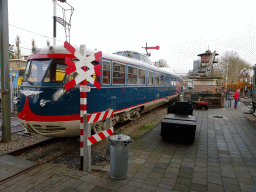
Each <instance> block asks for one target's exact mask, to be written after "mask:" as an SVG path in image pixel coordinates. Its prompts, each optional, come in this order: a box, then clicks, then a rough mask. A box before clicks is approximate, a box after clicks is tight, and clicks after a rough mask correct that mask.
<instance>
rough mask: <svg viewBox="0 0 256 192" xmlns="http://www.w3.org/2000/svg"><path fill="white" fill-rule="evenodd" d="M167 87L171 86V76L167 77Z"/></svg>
mask: <svg viewBox="0 0 256 192" xmlns="http://www.w3.org/2000/svg"><path fill="white" fill-rule="evenodd" d="M166 85H170V78H169V76H167V82H166Z"/></svg>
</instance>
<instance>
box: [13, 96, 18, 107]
mask: <svg viewBox="0 0 256 192" xmlns="http://www.w3.org/2000/svg"><path fill="white" fill-rule="evenodd" d="M13 103H14V105H19V104H20V98H19V97H14V98H13Z"/></svg>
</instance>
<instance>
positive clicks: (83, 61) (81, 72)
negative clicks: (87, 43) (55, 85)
mask: <svg viewBox="0 0 256 192" xmlns="http://www.w3.org/2000/svg"><path fill="white" fill-rule="evenodd" d="M64 47H65V48H66V49H67V50H68V51H69V52H70V53H71V54H72V55H74V56H75V57H76V58H77V59H79V61H78V62H76V63H74V62H73V61H72V60H71V59H69V58H66V59H65V63H66V64H67V65H68V67H67V68H66V73H67V75H69V74H70V73H73V72H75V71H76V72H77V73H78V75H77V77H76V78H75V79H73V80H71V81H69V82H67V83H66V84H65V89H66V90H67V91H68V90H69V89H71V88H72V87H74V86H75V85H77V84H79V83H81V82H82V81H84V80H87V81H89V82H90V83H91V84H93V85H94V86H95V87H97V88H98V89H100V88H101V84H100V83H99V82H97V81H96V80H95V79H93V78H92V75H93V74H96V75H97V76H101V72H100V69H101V65H100V64H98V65H96V66H94V65H93V64H91V62H92V61H100V58H101V56H102V53H101V51H99V52H97V53H95V54H92V55H90V56H88V57H86V56H83V55H82V54H81V53H79V52H78V51H77V50H76V49H75V48H74V47H73V46H72V45H70V44H69V43H68V42H67V41H66V42H65V43H64Z"/></svg>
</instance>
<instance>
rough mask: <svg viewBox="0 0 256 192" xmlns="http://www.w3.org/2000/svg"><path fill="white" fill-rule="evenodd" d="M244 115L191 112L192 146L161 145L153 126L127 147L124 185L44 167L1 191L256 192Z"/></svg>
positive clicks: (254, 150) (253, 145)
mask: <svg viewBox="0 0 256 192" xmlns="http://www.w3.org/2000/svg"><path fill="white" fill-rule="evenodd" d="M244 110H245V107H244V106H243V105H240V107H239V108H238V109H234V108H233V103H232V108H227V107H226V108H223V109H209V110H195V111H194V114H195V115H196V118H197V129H196V139H195V143H194V144H191V145H186V144H182V143H170V142H164V141H163V140H162V139H161V136H160V124H159V125H157V126H156V127H155V128H153V129H152V130H150V131H149V132H147V133H146V134H145V135H144V136H143V137H142V138H141V139H140V140H137V141H134V142H132V143H131V144H130V158H129V160H130V164H129V174H128V177H127V178H126V179H123V180H113V179H111V178H110V177H109V176H108V174H105V175H104V176H103V177H97V176H94V175H90V174H86V173H83V172H79V171H75V170H70V169H67V168H65V167H64V166H61V165H52V164H45V165H43V166H41V167H38V168H36V169H34V170H31V171H29V172H28V173H26V174H22V175H20V176H19V177H17V178H15V179H13V180H11V181H9V182H7V183H5V184H2V185H1V186H0V191H62V192H70V191H71V192H72V191H74V192H75V191H91V192H96V191H100V192H104V191H122V192H125V191H136V192H140V191H141V192H144V191H145V192H146V191H218V192H221V191H256V128H255V127H254V126H253V125H252V124H251V123H250V121H249V120H248V119H247V118H246V117H245V115H244V114H243V111H244ZM215 116H217V117H221V118H216V117H215ZM108 169H109V167H106V168H105V170H108Z"/></svg>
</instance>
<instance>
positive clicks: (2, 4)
mask: <svg viewBox="0 0 256 192" xmlns="http://www.w3.org/2000/svg"><path fill="white" fill-rule="evenodd" d="M8 30H9V28H8V0H0V62H1V63H0V64H1V95H2V101H1V103H2V104H1V105H2V141H3V142H8V141H10V140H11V105H10V67H9V58H10V54H9V31H8Z"/></svg>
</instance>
